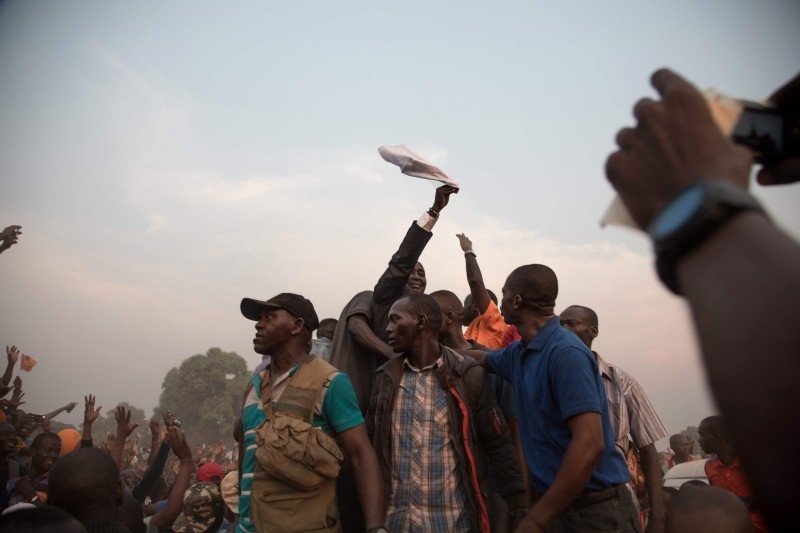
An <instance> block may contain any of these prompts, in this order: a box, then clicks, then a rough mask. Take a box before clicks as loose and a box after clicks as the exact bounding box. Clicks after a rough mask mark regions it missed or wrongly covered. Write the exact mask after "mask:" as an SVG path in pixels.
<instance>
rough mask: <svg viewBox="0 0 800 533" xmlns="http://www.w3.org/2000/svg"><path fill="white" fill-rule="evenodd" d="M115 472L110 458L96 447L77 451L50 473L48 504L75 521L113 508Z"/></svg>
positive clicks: (61, 460) (115, 492) (115, 500)
mask: <svg viewBox="0 0 800 533" xmlns="http://www.w3.org/2000/svg"><path fill="white" fill-rule="evenodd" d="M118 481H119V471H118V470H117V464H116V463H115V462H114V459H112V458H111V456H110V455H109V454H107V453H106V452H104V451H102V450H100V449H97V448H78V449H77V450H75V451H74V452H72V453H70V454H67V455H65V456H64V457H62V458H61V459H59V460H58V462H56V464H55V465H54V466H53V469H52V470H51V471H50V476H49V480H48V483H47V486H48V498H49V499H48V501H49V503H50V504H52V505H54V506H56V507H60V508H61V509H64V510H65V511H67V512H68V513H70V514H71V515H72V516H74V517H76V518H77V519H78V520H81V521H83V517H84V515H86V514H88V513H89V512H91V511H92V510H96V509H102V508H106V507H111V506H113V507H114V508H116V506H117V496H118V494H117V488H118Z"/></svg>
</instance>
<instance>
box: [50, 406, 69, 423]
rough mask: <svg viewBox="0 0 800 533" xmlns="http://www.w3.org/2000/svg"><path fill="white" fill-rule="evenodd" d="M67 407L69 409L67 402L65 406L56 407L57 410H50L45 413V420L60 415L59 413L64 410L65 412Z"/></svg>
mask: <svg viewBox="0 0 800 533" xmlns="http://www.w3.org/2000/svg"><path fill="white" fill-rule="evenodd" d="M67 409H69V404H67V405H64V406H62V407H59V408H58V409H56V410H55V411H50V412H49V413H47V414H46V415H44V418H45V420H52V419H53V418H55V417H56V416H58V415H59V414H61V413H63V412H64V411H66V410H67Z"/></svg>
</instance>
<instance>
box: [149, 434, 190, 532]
mask: <svg viewBox="0 0 800 533" xmlns="http://www.w3.org/2000/svg"><path fill="white" fill-rule="evenodd" d="M166 440H167V442H169V445H170V447H171V448H172V451H173V453H175V455H176V456H177V457H178V460H180V466H179V467H178V474H177V476H176V477H175V483H174V484H173V485H172V490H171V491H170V493H169V497H168V498H167V504H166V505H165V506H164V508H163V509H161V510H160V511H159V512H157V513H156V514H154V515H153V518H151V519H150V523H151V524H152V525H154V526H156V527H157V528H158V530H159V531H162V530H164V529H165V528H167V527H168V526H170V525H172V523H173V522H174V521H175V519H176V518H178V515H179V514H181V510H182V509H183V495H184V493H185V492H186V489H188V488H189V482H190V481H191V478H192V472H193V471H194V460H193V459H192V450H191V448H189V444H187V442H186V437H185V436H184V434H183V432H182V431H181V430H180V429H178V428H175V427H172V428H170V429H169V431H168V432H167V437H166Z"/></svg>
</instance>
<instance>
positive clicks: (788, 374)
mask: <svg viewBox="0 0 800 533" xmlns="http://www.w3.org/2000/svg"><path fill="white" fill-rule="evenodd" d="M651 81H652V84H653V86H654V87H655V88H656V89H657V90H658V92H659V94H660V95H661V100H660V101H653V100H649V99H643V100H641V101H639V102H638V103H637V104H636V106H635V107H634V115H635V116H636V118H637V120H638V124H637V126H636V128H625V129H623V130H621V131H620V132H619V133H618V135H617V144H618V145H619V150H617V151H616V152H614V153H613V154H611V156H609V158H608V161H607V162H606V174H607V176H608V179H609V181H611V183H612V184H613V185H614V188H616V189H617V192H618V193H619V195H620V197H621V198H622V200H623V202H624V203H625V205H626V206H627V207H628V210H629V211H630V213H631V215H632V216H633V217H634V219H635V220H636V222H637V223H638V224H639V226H640V227H642V228H646V227H648V225H649V223H650V221H651V220H652V219H653V218H654V217H655V216H656V215H658V214H659V213H660V212H661V210H662V209H663V208H664V206H665V205H667V203H668V202H669V201H670V200H671V199H672V198H673V197H674V196H675V195H676V194H677V193H678V192H679V191H681V190H682V189H684V188H686V187H688V186H691V185H693V184H695V183H697V182H698V181H700V180H702V179H708V180H721V181H725V182H727V183H729V184H732V185H735V186H739V187H741V188H742V189H745V188H747V185H748V178H749V175H750V170H751V166H752V155H751V154H750V153H749V152H748V151H747V150H746V149H744V148H742V147H740V146H736V145H734V144H733V143H732V142H731V141H730V140H728V139H726V138H724V137H723V136H722V134H721V133H720V132H719V130H718V129H717V127H716V125H715V124H714V122H713V120H712V118H711V115H710V112H709V111H708V107H707V105H706V104H705V101H704V99H703V97H702V95H701V94H700V93H699V92H698V91H697V89H695V88H694V86H692V85H691V84H690V83H689V82H687V81H686V80H684V79H683V78H681V77H680V76H678V75H677V74H675V73H673V72H670V71H668V70H660V71H658V72H656V73H654V74H653V76H652V79H651ZM771 100H772V101H773V102H774V103H775V104H776V105H778V107H779V108H781V109H784V110H788V111H791V110H793V111H795V112H796V111H797V110H798V109H799V108H800V77H798V78H795V79H794V80H793V81H791V82H789V83H788V84H787V85H785V86H784V87H783V88H781V89H779V90H778V91H777V92H776V93H775V94H773V96H772V97H771ZM758 178H759V181H760V182H761V183H765V184H769V183H788V182H793V181H798V180H799V179H800V159H798V158H794V159H786V160H784V161H782V162H780V163H777V164H773V165H769V166H766V167H764V168H763V169H762V170H761V172H760V173H759V176H758ZM798 271H800V246H798V244H797V243H796V242H795V241H794V240H792V239H791V238H790V237H788V236H787V235H786V234H785V233H784V232H783V231H781V230H780V229H779V228H778V227H777V226H775V224H773V223H772V222H771V221H770V220H768V219H767V218H766V217H764V216H762V215H759V214H756V213H752V212H746V213H740V214H738V215H736V216H734V217H732V218H730V219H729V220H728V221H727V222H726V223H725V224H724V225H722V226H721V227H719V228H718V229H717V230H716V231H715V232H714V233H713V234H712V235H711V236H710V237H708V238H707V239H706V240H705V241H703V242H702V243H700V244H699V245H698V246H697V247H696V248H694V249H693V250H691V251H690V252H688V253H687V254H686V255H685V256H684V257H683V258H682V259H681V260H680V261H679V262H678V263H677V265H676V272H675V273H676V276H677V282H678V286H679V287H680V289H681V291H682V292H683V294H684V295H685V297H686V298H687V300H688V302H689V306H690V308H691V312H692V317H693V320H694V325H695V328H696V331H697V336H698V338H699V341H700V347H701V351H702V357H703V361H704V363H705V366H706V370H707V372H708V380H709V383H710V385H711V390H712V392H713V395H714V398H715V400H716V403H717V405H718V406H719V409H720V411H721V412H722V414H723V415H724V416H725V418H726V419H727V421H728V424H729V425H730V429H731V433H732V436H733V439H734V442H735V444H736V448H737V451H738V453H739V454H740V455H741V457H742V464H743V465H744V467H745V470H746V472H747V474H748V477H749V479H750V481H751V483H752V485H753V488H754V490H755V493H756V494H757V496H758V497H759V499H760V502H761V506H762V508H763V509H764V510H765V511H766V513H767V516H768V518H769V520H770V521H771V523H772V524H774V525H779V526H783V525H786V524H789V525H790V527H791V525H796V524H797V523H798V521H800V514H799V513H798V511H797V506H796V505H795V502H797V501H798V500H800V486H799V485H798V484H797V472H800V457H798V455H797V454H796V453H795V448H796V446H793V444H792V442H791V439H788V440H787V439H786V438H785V432H784V428H785V427H786V423H787V422H786V421H787V420H798V419H799V418H800V389H798V387H797V386H796V376H797V375H798V374H800V360H798V358H797V354H798V352H800V329H798V328H797V302H798V301H800V276H798ZM734 326H735V327H734ZM744 390H746V391H747V394H742V391H744ZM748 398H750V399H752V398H757V399H758V401H747V399H748Z"/></svg>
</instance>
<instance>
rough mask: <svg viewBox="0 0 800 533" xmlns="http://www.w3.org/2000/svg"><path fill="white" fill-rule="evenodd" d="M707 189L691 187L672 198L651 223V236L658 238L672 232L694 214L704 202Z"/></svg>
mask: <svg viewBox="0 0 800 533" xmlns="http://www.w3.org/2000/svg"><path fill="white" fill-rule="evenodd" d="M704 196H705V190H704V189H703V188H701V187H690V188H688V189H686V190H685V191H683V192H682V193H680V194H679V195H678V197H677V198H675V199H674V200H672V201H671V202H670V203H669V204H667V207H665V208H664V210H663V211H661V213H659V214H658V216H657V217H656V219H655V220H654V221H653V223H652V224H651V225H650V230H649V233H650V236H651V237H652V238H653V240H658V239H662V238H664V237H666V236H667V235H669V234H671V233H672V232H673V231H675V230H676V229H678V228H680V227H681V226H683V224H684V223H685V222H686V221H687V220H689V219H690V218H691V217H692V215H694V214H695V213H696V212H697V210H698V209H699V208H700V206H701V205H702V204H703V198H704Z"/></svg>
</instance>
